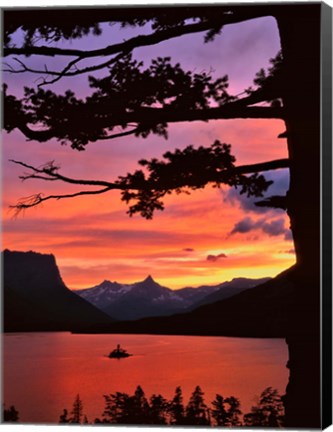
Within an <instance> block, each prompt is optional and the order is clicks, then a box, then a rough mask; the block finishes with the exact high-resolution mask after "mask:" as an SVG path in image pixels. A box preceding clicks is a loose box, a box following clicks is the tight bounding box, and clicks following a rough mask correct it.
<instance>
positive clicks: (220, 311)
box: [2, 250, 294, 337]
mask: <svg viewBox="0 0 333 432" xmlns="http://www.w3.org/2000/svg"><path fill="white" fill-rule="evenodd" d="M2 258H3V260H2V261H3V276H4V277H3V312H4V319H3V324H4V327H3V328H4V331H5V332H10V331H72V332H79V333H134V334H135V333H150V334H188V335H191V334H193V335H216V336H217V335H219V336H240V337H282V336H284V335H285V330H286V308H287V305H288V303H289V302H290V298H291V293H292V289H291V288H292V284H291V282H290V281H291V280H292V274H293V271H294V270H293V268H290V269H288V270H286V271H284V272H283V273H281V274H280V275H278V276H277V277H275V278H273V279H269V278H263V279H246V278H236V279H233V280H232V281H229V282H224V283H221V284H219V285H215V286H201V287H198V288H192V287H186V288H182V289H179V290H171V289H169V288H167V287H163V286H161V285H159V284H158V283H157V282H156V281H154V279H153V278H152V277H151V276H148V277H147V278H146V279H145V280H143V281H141V282H136V283H133V284H120V283H117V282H109V281H104V282H102V283H101V284H100V285H97V286H95V287H92V288H88V289H85V290H80V291H79V292H78V291H71V290H69V289H68V288H67V287H66V286H65V284H64V282H63V280H62V278H61V275H60V272H59V269H58V267H57V264H56V260H55V257H54V256H53V255H43V254H39V253H35V252H12V251H9V250H5V251H4V252H3V253H2ZM88 300H89V301H88ZM110 314H111V316H110Z"/></svg>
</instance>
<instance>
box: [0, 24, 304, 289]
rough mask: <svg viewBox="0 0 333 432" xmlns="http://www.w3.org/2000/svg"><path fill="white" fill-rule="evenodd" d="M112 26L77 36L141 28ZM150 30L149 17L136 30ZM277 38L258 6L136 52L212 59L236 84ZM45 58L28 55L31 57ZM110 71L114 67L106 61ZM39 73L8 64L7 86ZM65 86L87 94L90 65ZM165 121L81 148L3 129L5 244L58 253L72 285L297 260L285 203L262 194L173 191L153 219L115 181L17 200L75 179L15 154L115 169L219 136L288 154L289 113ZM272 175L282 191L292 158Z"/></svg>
mask: <svg viewBox="0 0 333 432" xmlns="http://www.w3.org/2000/svg"><path fill="white" fill-rule="evenodd" d="M104 30H105V31H104V33H103V36H102V37H96V38H93V37H89V38H87V39H86V40H84V41H83V40H81V41H73V42H72V43H71V46H72V47H76V46H84V47H85V49H88V48H89V49H92V48H93V47H102V46H103V45H105V44H108V43H110V42H108V41H109V39H110V37H111V34H112V35H114V34H116V36H115V37H114V36H112V42H113V43H114V42H116V41H117V39H118V40H123V39H126V38H128V37H130V36H131V35H132V34H133V30H123V31H120V30H117V27H112V28H110V27H109V26H106V27H105V29H104ZM145 31H146V32H149V29H141V30H139V33H140V34H142V33H143V32H145ZM17 40H19V35H17ZM58 46H61V44H60V43H58ZM278 50H279V38H278V31H277V28H276V24H275V21H274V19H273V18H260V19H255V20H251V21H247V22H245V23H242V24H236V25H230V26H227V27H225V29H224V30H223V32H222V33H221V35H219V36H217V38H216V39H215V41H214V42H212V43H208V44H204V43H203V34H195V35H189V36H186V37H182V38H177V39H175V40H171V41H168V42H165V43H161V44H159V45H158V46H152V47H145V48H141V49H137V50H135V52H134V54H135V57H136V58H140V59H142V60H143V61H144V62H145V65H146V66H148V65H149V64H150V59H151V58H154V57H157V56H160V57H163V56H171V57H172V61H173V62H174V63H176V62H180V63H181V65H182V67H183V68H184V69H188V70H191V71H197V72H202V71H210V70H212V71H213V74H214V76H215V77H218V76H223V75H225V74H228V75H229V82H230V93H231V94H239V93H241V92H243V91H244V89H245V88H247V87H249V86H250V85H251V84H252V80H253V78H254V76H255V74H256V72H257V71H258V70H259V69H260V68H261V67H267V66H268V64H269V63H268V61H269V59H270V58H272V57H274V56H275V55H276V54H277V52H278ZM6 60H7V61H8V59H6ZM11 61H12V60H11ZM44 63H45V60H44V59H34V58H33V57H31V58H28V59H27V64H29V65H31V66H32V65H34V66H35V65H37V64H42V65H43V64H44ZM48 64H50V65H52V66H53V67H56V68H57V69H61V65H62V64H63V60H61V59H59V58H54V59H51V60H50V62H49V63H48ZM104 75H106V71H104V72H100V76H104ZM36 78H38V76H36V75H31V74H30V75H28V74H27V75H12V76H10V75H8V74H4V81H5V82H7V83H8V85H9V92H10V93H14V94H16V95H22V89H23V86H24V85H28V86H35V85H36V82H35V80H36ZM68 88H71V89H73V90H75V91H76V92H77V94H78V95H82V96H84V95H87V94H89V87H88V85H87V76H86V75H83V76H80V77H79V78H74V79H64V80H61V81H60V82H59V83H57V84H56V85H53V86H52V90H54V91H58V92H61V93H63V92H64V91H65V90H67V89H68ZM168 130H169V139H168V140H164V139H163V138H161V137H157V136H150V137H149V138H147V139H141V138H140V139H138V138H133V137H127V138H126V137H125V138H119V139H115V140H111V141H110V142H107V141H105V142H97V143H90V144H89V145H88V146H87V148H86V151H84V152H77V151H75V150H72V149H71V148H70V147H69V146H61V145H60V144H59V143H58V142H56V141H55V140H54V141H50V142H47V143H37V142H33V141H30V142H27V141H26V140H25V138H24V137H23V136H22V134H21V133H20V132H18V131H14V132H12V133H11V134H6V133H3V140H2V141H3V142H2V167H3V171H2V172H3V248H8V249H11V250H20V251H28V250H33V251H36V252H41V253H52V254H54V255H55V257H56V260H57V264H58V266H59V268H60V272H61V275H62V278H63V280H64V282H65V284H66V285H67V286H68V287H69V288H71V289H76V288H86V287H91V286H94V285H97V284H98V283H100V282H102V281H103V280H104V279H108V280H112V281H118V282H122V283H131V282H135V281H138V280H142V279H144V278H145V277H146V276H147V275H148V274H151V275H152V276H153V277H154V279H155V280H156V281H158V282H159V283H161V284H162V285H164V286H168V287H170V288H181V287H185V286H198V285H202V284H214V283H220V282H223V281H226V280H230V279H232V278H234V277H240V276H242V277H264V276H274V275H276V274H278V273H279V272H280V271H282V270H283V269H286V268H288V267H289V266H291V265H292V264H293V263H294V260H295V257H294V253H293V242H292V238H291V233H290V230H289V221H288V218H287V216H286V214H285V212H283V211H281V210H272V209H263V208H258V207H255V206H254V205H253V201H254V199H248V198H246V197H244V196H243V195H242V196H241V195H239V194H238V192H237V191H235V190H234V189H228V188H227V187H224V188H222V189H220V190H218V189H213V188H210V187H207V188H206V189H204V190H200V191H195V192H193V193H192V194H191V195H185V194H182V195H177V196H176V195H171V196H168V198H167V199H166V200H165V204H166V206H165V207H166V209H165V210H164V211H163V212H157V213H156V214H155V217H154V219H153V220H149V221H147V220H145V219H142V218H141V217H140V216H139V215H136V216H134V217H132V218H130V217H129V216H128V215H127V214H126V210H127V208H126V205H125V204H124V203H122V202H121V201H120V193H119V192H116V191H114V192H111V193H108V194H104V195H100V196H96V197H79V198H75V199H72V200H61V201H54V202H52V201H49V202H47V203H45V204H44V205H43V206H38V207H36V208H33V209H30V210H28V211H26V212H25V213H24V214H22V215H20V216H18V217H16V218H14V217H13V213H12V212H11V211H9V210H8V208H9V206H10V205H11V204H15V203H16V201H17V200H18V199H19V198H21V197H25V196H29V195H32V194H34V193H37V192H44V193H45V194H49V193H51V192H52V193H53V192H56V193H59V192H61V193H63V192H65V191H67V190H71V191H74V190H76V189H73V187H69V186H67V185H65V184H61V183H56V182H54V183H51V182H48V183H46V182H45V183H43V182H38V181H37V180H30V181H26V182H21V181H20V180H19V178H18V176H19V175H21V174H22V172H23V171H24V169H23V168H22V167H19V166H16V165H13V164H11V163H10V162H8V160H9V159H16V160H21V161H24V162H26V163H28V164H31V165H35V166H38V165H41V164H43V163H45V162H47V161H51V160H55V161H56V163H58V164H60V165H61V172H62V174H64V175H68V176H71V177H75V178H89V179H99V180H110V181H112V180H115V179H116V178H117V177H118V175H124V174H126V173H127V172H132V171H134V169H135V168H137V161H138V160H139V159H141V158H151V157H161V155H162V154H163V153H165V152H166V151H167V150H174V149H176V148H184V147H185V146H187V145H189V144H193V145H194V146H199V145H205V146H209V145H210V144H212V143H213V142H214V141H215V139H219V140H220V141H221V142H226V143H229V144H232V152H233V153H234V154H235V156H236V159H237V164H239V165H241V164H245V163H246V164H247V163H257V162H263V161H267V160H273V159H277V158H284V157H287V147H286V141H285V140H284V139H278V138H277V136H278V134H280V133H281V132H283V131H284V130H285V128H284V124H283V122H282V121H280V120H219V121H210V122H207V123H204V122H193V123H179V124H170V125H169V129H168ZM266 177H267V178H269V179H272V180H274V184H273V185H272V186H271V187H270V189H269V190H268V195H276V194H283V193H284V192H285V191H286V189H287V188H288V171H287V170H278V171H275V172H270V173H268V174H267V175H266ZM50 183H51V184H50Z"/></svg>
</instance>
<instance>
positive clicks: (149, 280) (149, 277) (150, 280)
mask: <svg viewBox="0 0 333 432" xmlns="http://www.w3.org/2000/svg"><path fill="white" fill-rule="evenodd" d="M142 282H155V281H154V279H153V277H152V276H151V275H148V276H147V277H146V279H144V280H143V281H142ZM155 283H156V282H155Z"/></svg>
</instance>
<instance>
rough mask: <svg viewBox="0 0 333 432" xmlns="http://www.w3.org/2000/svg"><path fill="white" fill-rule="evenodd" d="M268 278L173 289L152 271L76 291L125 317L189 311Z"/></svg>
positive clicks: (128, 318)
mask: <svg viewBox="0 0 333 432" xmlns="http://www.w3.org/2000/svg"><path fill="white" fill-rule="evenodd" d="M269 279H270V278H262V279H247V278H235V279H233V280H232V281H229V282H224V283H221V284H218V285H213V286H209V285H204V286H200V287H197V288H192V287H186V288H181V289H178V290H172V289H170V288H167V287H164V286H162V285H160V284H159V283H157V282H156V281H155V280H154V279H153V278H152V277H151V276H150V275H149V276H148V277H147V278H146V279H145V280H143V281H141V282H136V283H133V284H120V283H118V282H110V281H108V280H105V281H103V282H102V283H101V284H100V285H97V286H94V287H92V288H87V289H82V290H77V291H75V293H76V294H78V295H79V296H81V297H82V298H84V299H85V300H87V301H89V302H90V303H92V304H93V305H94V306H96V307H97V308H99V309H101V310H102V311H103V312H105V313H106V314H108V315H109V316H111V317H112V318H115V319H116V320H121V321H123V320H136V319H139V318H143V317H149V316H166V315H172V314H175V313H179V312H186V311H190V310H193V309H195V308H196V307H198V306H201V305H203V304H208V303H213V302H215V301H218V300H223V299H227V298H229V297H231V296H233V295H236V294H238V293H240V292H242V291H244V290H246V289H249V288H253V287H255V286H257V285H260V284H261V283H264V282H267V281H268V280H269Z"/></svg>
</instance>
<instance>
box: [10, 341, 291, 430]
mask: <svg viewBox="0 0 333 432" xmlns="http://www.w3.org/2000/svg"><path fill="white" fill-rule="evenodd" d="M117 343H121V345H122V346H123V347H124V348H126V349H127V350H128V351H129V352H131V353H133V354H134V355H133V357H129V358H125V359H120V360H119V359H109V358H107V357H106V355H107V354H108V353H109V352H110V351H111V350H112V349H113V348H115V346H116V344H117ZM286 362H287V347H286V344H285V342H284V340H283V339H242V338H226V337H197V336H155V335H154V336H152V335H73V334H70V333H13V334H6V335H4V337H3V401H4V403H5V404H6V406H7V407H9V406H10V405H15V407H16V408H17V409H18V411H19V413H20V421H21V422H26V423H57V422H58V420H59V416H60V415H61V414H62V412H63V409H64V408H67V409H69V411H70V410H71V408H72V404H73V400H74V398H75V396H76V395H77V394H78V393H79V394H80V397H81V399H82V400H83V404H84V412H85V414H86V415H87V416H88V420H89V421H93V420H94V419H95V418H96V417H99V418H101V414H102V412H103V409H104V399H103V394H109V393H113V392H115V391H120V392H127V393H130V394H133V393H134V391H135V388H136V386H137V385H141V387H142V388H143V390H144V392H145V394H146V396H147V397H150V396H151V395H152V394H153V393H161V394H162V395H163V396H164V397H166V398H167V399H170V398H172V397H173V395H174V391H175V388H176V386H178V385H180V386H181V387H182V390H183V395H184V402H185V403H187V401H188V398H189V396H190V394H191V393H192V391H193V390H194V388H195V386H196V385H200V386H201V388H202V390H203V391H204V393H205V396H204V397H205V401H206V403H207V404H208V405H210V402H211V401H212V400H214V398H215V395H216V393H220V394H222V395H223V396H225V397H227V396H236V397H238V398H239V399H240V400H241V405H242V406H241V408H242V410H243V412H247V410H249V409H250V407H251V405H252V403H254V402H255V397H256V396H258V395H259V394H260V393H261V392H262V390H264V388H265V387H268V386H272V387H275V388H277V389H278V390H279V391H280V392H281V393H283V392H284V390H285V387H286V384H287V379H288V371H287V369H286V367H285V364H286Z"/></svg>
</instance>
